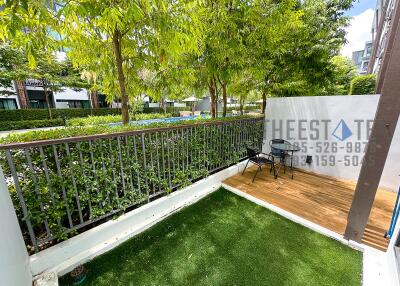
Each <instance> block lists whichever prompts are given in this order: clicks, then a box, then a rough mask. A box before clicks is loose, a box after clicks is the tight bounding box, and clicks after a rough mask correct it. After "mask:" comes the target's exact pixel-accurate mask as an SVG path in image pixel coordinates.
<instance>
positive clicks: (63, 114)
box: [0, 108, 120, 122]
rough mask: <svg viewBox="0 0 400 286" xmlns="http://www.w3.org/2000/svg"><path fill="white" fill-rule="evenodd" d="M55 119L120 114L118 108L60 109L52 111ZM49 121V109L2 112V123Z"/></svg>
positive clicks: (0, 114)
mask: <svg viewBox="0 0 400 286" xmlns="http://www.w3.org/2000/svg"><path fill="white" fill-rule="evenodd" d="M51 113H52V117H53V119H69V118H74V117H87V116H90V115H93V116H101V115H115V114H120V111H119V109H116V108H99V109H92V110H91V109H83V108H60V109H51ZM46 119H47V120H49V119H50V118H49V111H48V110H47V109H14V110H0V122H2V121H27V120H46Z"/></svg>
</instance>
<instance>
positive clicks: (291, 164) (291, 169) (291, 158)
mask: <svg viewBox="0 0 400 286" xmlns="http://www.w3.org/2000/svg"><path fill="white" fill-rule="evenodd" d="M290 171H291V172H292V180H293V152H292V155H291V156H290Z"/></svg>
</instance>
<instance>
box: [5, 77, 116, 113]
mask: <svg viewBox="0 0 400 286" xmlns="http://www.w3.org/2000/svg"><path fill="white" fill-rule="evenodd" d="M46 93H47V98H46ZM48 107H50V108H91V107H92V108H99V107H108V104H107V102H106V98H105V96H104V95H102V94H97V93H96V94H93V93H92V94H90V93H89V92H88V91H87V90H86V89H81V88H70V87H59V88H57V89H55V90H54V91H52V88H50V87H49V86H47V85H46V84H45V83H44V82H43V81H42V80H36V79H29V80H25V81H20V82H17V81H15V82H14V86H13V87H12V88H8V89H2V90H1V91H0V109H28V108H34V109H35V108H48Z"/></svg>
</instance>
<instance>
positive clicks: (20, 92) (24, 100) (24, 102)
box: [14, 80, 30, 109]
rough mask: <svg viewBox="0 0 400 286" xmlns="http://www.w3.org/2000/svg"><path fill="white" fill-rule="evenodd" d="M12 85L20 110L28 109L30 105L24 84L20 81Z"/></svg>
mask: <svg viewBox="0 0 400 286" xmlns="http://www.w3.org/2000/svg"><path fill="white" fill-rule="evenodd" d="M14 83H15V90H16V92H17V96H18V100H19V104H20V107H21V109H27V108H29V107H30V104H29V99H28V95H27V94H26V87H25V82H24V81H21V80H16V81H15V82H14Z"/></svg>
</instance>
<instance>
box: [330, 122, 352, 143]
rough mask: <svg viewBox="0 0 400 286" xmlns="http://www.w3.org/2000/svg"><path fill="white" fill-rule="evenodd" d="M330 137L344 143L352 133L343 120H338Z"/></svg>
mask: <svg viewBox="0 0 400 286" xmlns="http://www.w3.org/2000/svg"><path fill="white" fill-rule="evenodd" d="M332 135H333V136H334V137H335V138H337V139H339V140H340V141H344V140H346V139H347V138H349V137H350V136H351V135H353V133H352V132H351V130H350V128H349V126H347V124H346V122H344V120H343V119H342V120H340V122H339V124H338V125H337V126H336V128H335V130H334V131H333V133H332Z"/></svg>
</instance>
